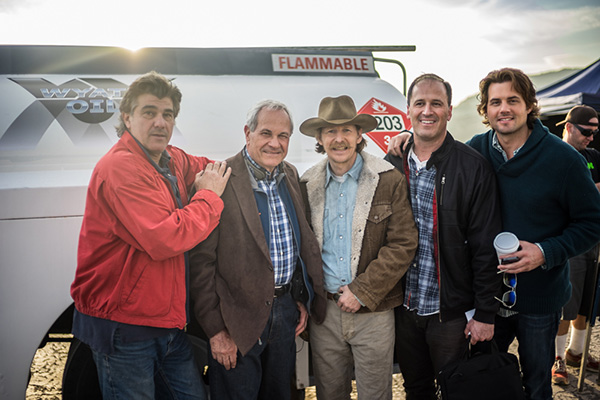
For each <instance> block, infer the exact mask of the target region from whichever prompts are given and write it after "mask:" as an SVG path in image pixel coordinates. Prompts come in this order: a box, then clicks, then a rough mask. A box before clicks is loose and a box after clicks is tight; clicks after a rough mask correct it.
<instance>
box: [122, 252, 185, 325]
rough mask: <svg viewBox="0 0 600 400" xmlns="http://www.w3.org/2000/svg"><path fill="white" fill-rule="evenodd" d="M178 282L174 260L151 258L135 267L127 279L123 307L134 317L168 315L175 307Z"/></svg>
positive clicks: (123, 290) (124, 286) (124, 287)
mask: <svg viewBox="0 0 600 400" xmlns="http://www.w3.org/2000/svg"><path fill="white" fill-rule="evenodd" d="M140 261H141V260H140ZM174 284H175V282H174V274H173V266H172V265H170V263H167V264H165V263H164V262H160V263H156V262H154V261H151V260H148V262H146V263H144V264H142V265H138V266H137V267H136V268H132V271H131V274H129V275H128V276H127V278H126V279H125V281H124V283H123V287H122V289H121V293H120V299H121V300H120V304H119V308H120V309H121V311H123V312H126V313H128V314H131V315H132V316H138V317H161V316H165V315H167V314H168V313H169V312H170V310H171V304H172V302H173V298H172V295H173V285H174Z"/></svg>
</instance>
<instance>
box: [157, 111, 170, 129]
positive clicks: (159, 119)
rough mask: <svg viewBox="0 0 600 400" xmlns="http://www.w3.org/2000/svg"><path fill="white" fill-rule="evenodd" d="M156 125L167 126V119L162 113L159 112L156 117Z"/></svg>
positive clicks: (159, 126) (158, 126)
mask: <svg viewBox="0 0 600 400" xmlns="http://www.w3.org/2000/svg"><path fill="white" fill-rule="evenodd" d="M154 126H155V127H157V128H164V127H166V126H167V120H166V119H164V117H163V116H162V115H160V114H158V115H157V116H156V117H155V118H154Z"/></svg>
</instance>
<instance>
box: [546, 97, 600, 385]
mask: <svg viewBox="0 0 600 400" xmlns="http://www.w3.org/2000/svg"><path fill="white" fill-rule="evenodd" d="M562 124H564V129H563V141H565V142H567V143H568V144H570V145H571V146H573V147H574V148H575V150H577V151H578V152H579V154H581V155H582V156H583V157H584V158H585V160H586V162H587V166H588V169H589V171H590V173H591V174H592V179H593V180H594V183H595V184H596V187H597V188H600V170H599V168H600V152H599V151H598V150H596V149H593V148H587V147H588V146H589V144H590V143H591V142H592V140H594V137H595V135H596V134H597V133H598V113H597V112H596V110H594V109H593V108H592V107H589V106H586V105H581V106H575V107H573V108H572V109H571V110H570V111H569V113H568V114H567V117H566V118H565V120H564V121H561V122H559V123H557V124H556V125H557V126H558V125H562ZM569 265H570V268H571V269H570V280H571V285H572V287H573V292H572V295H571V299H570V300H569V302H568V303H567V304H566V305H565V306H564V307H563V310H562V319H561V321H560V324H559V326H558V334H557V336H556V361H555V362H554V366H553V367H552V383H554V384H557V385H568V384H569V374H568V372H567V368H566V366H565V361H566V364H567V365H570V366H573V367H580V366H581V360H582V356H583V351H584V347H585V338H586V326H587V321H586V320H587V318H588V316H589V315H590V312H591V307H592V306H593V298H594V290H595V288H596V283H597V279H596V276H597V273H598V245H596V246H594V247H592V248H591V249H590V250H589V251H587V252H585V253H583V254H580V255H577V256H575V257H572V258H571V259H569ZM569 325H570V326H571V339H570V340H569V348H568V349H567V334H568V333H569ZM586 369H587V370H588V371H594V372H598V360H597V359H596V358H594V357H593V356H592V355H591V354H589V355H588V357H587V363H586Z"/></svg>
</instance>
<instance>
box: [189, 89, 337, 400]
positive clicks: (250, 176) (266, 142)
mask: <svg viewBox="0 0 600 400" xmlns="http://www.w3.org/2000/svg"><path fill="white" fill-rule="evenodd" d="M292 131H293V125H292V118H291V116H290V113H289V111H288V108H287V107H286V106H285V105H284V104H282V103H279V102H276V101H273V100H266V101H263V102H260V103H258V104H257V105H256V106H255V107H254V108H253V109H252V110H250V112H249V113H248V118H247V122H246V126H245V127H244V133H245V137H246V146H245V147H244V148H243V149H242V151H240V152H239V153H238V154H237V155H235V156H233V157H231V158H230V159H228V160H227V163H228V165H230V166H231V168H232V174H231V179H230V181H229V184H228V185H227V188H226V189H225V191H224V193H223V195H222V198H223V202H224V203H225V210H224V211H223V214H222V215H221V222H220V224H219V226H218V227H217V228H216V229H215V230H214V231H213V232H212V234H211V235H210V236H209V237H208V239H206V240H205V241H203V242H202V243H200V245H198V246H197V247H196V248H195V249H194V250H193V252H192V254H191V282H192V292H191V294H192V299H193V303H194V311H195V315H196V318H197V320H198V322H199V323H200V326H201V327H202V328H203V329H204V331H205V333H206V334H207V336H208V337H209V355H210V357H209V374H208V375H209V383H210V394H211V398H213V399H218V400H226V399H231V400H244V399H248V400H250V399H252V400H254V399H264V400H271V399H278V400H279V399H281V400H286V399H289V398H290V396H291V387H292V380H291V379H292V376H293V373H294V366H295V360H296V352H295V351H296V347H295V337H296V336H298V335H299V334H300V333H301V332H302V331H303V330H304V329H305V327H306V323H307V320H308V313H309V312H311V314H312V317H313V320H314V321H315V322H316V323H320V322H322V321H323V317H324V313H325V302H326V298H325V292H324V290H323V273H322V270H321V254H320V251H319V246H318V244H317V241H316V239H315V236H314V234H313V232H312V230H311V229H310V226H309V224H308V221H307V219H306V215H305V212H304V203H303V201H302V195H301V194H300V188H299V185H298V173H297V171H296V169H295V168H294V167H293V166H292V165H291V164H289V163H287V162H285V161H284V158H285V156H286V154H287V151H288V145H289V142H290V137H291V136H292Z"/></svg>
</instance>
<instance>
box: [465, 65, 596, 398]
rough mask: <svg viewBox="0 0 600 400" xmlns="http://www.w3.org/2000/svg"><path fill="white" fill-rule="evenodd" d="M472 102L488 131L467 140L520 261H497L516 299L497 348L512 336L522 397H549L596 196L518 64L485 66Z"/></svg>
mask: <svg viewBox="0 0 600 400" xmlns="http://www.w3.org/2000/svg"><path fill="white" fill-rule="evenodd" d="M479 90H480V93H479V96H480V99H481V101H480V103H479V105H478V107H477V109H478V111H479V113H480V114H481V115H482V116H484V123H485V124H487V125H489V126H490V127H491V128H492V129H490V130H489V131H488V132H486V133H482V134H480V135H476V136H474V137H473V138H472V139H471V140H470V141H469V143H468V144H469V145H470V146H472V147H473V148H474V149H476V150H477V151H479V152H480V153H481V154H482V155H483V156H484V157H485V158H486V159H487V160H488V161H490V163H491V164H492V167H493V168H494V171H495V172H496V178H497V180H498V185H499V188H500V195H501V204H502V223H503V226H504V229H505V230H507V231H510V232H512V233H514V234H515V235H517V237H518V238H519V239H520V245H521V250H519V251H517V252H515V253H512V254H508V255H506V257H518V258H519V261H517V262H515V263H512V264H507V265H501V266H499V268H500V269H503V270H505V271H506V272H507V273H511V274H516V277H517V279H518V283H517V284H516V287H515V291H516V292H515V293H516V302H515V303H514V304H506V306H505V307H502V308H501V310H500V313H499V316H498V317H497V318H496V333H495V340H496V342H497V343H498V347H499V348H500V350H502V351H506V350H508V347H509V345H510V343H511V342H512V341H513V340H514V339H515V337H516V339H517V340H518V341H519V361H520V364H521V370H522V372H523V385H524V387H525V393H526V396H527V398H528V399H536V400H537V399H542V400H547V399H551V398H552V384H551V373H550V371H551V368H552V364H553V363H554V361H555V360H554V356H555V354H554V350H555V349H554V339H555V336H556V333H557V331H558V324H559V320H560V314H561V309H562V307H563V306H564V305H565V303H566V302H567V301H568V300H569V298H570V297H571V284H570V282H569V264H568V260H569V258H571V257H573V256H575V255H577V254H580V253H583V252H584V251H587V250H588V249H589V248H590V247H592V246H593V245H594V244H595V243H596V242H597V241H598V237H600V194H599V193H598V190H597V189H596V186H595V185H594V182H593V181H592V179H591V177H590V173H589V172H588V170H587V167H586V164H585V160H584V158H583V157H582V156H581V155H580V154H578V153H577V151H576V150H575V149H573V148H572V147H571V146H569V145H568V144H566V143H564V142H563V141H561V140H560V139H559V138H558V137H556V136H554V135H552V134H551V133H550V132H549V131H548V129H547V128H546V127H545V126H543V125H542V123H541V122H540V120H539V119H538V118H537V116H538V115H539V107H538V105H537V99H536V97H535V89H534V87H533V83H532V82H531V80H530V79H529V77H527V75H525V73H523V71H520V70H518V69H513V68H503V69H501V70H496V71H492V72H490V73H489V74H488V75H487V76H486V77H485V78H484V79H482V80H481V82H480V84H479Z"/></svg>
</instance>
